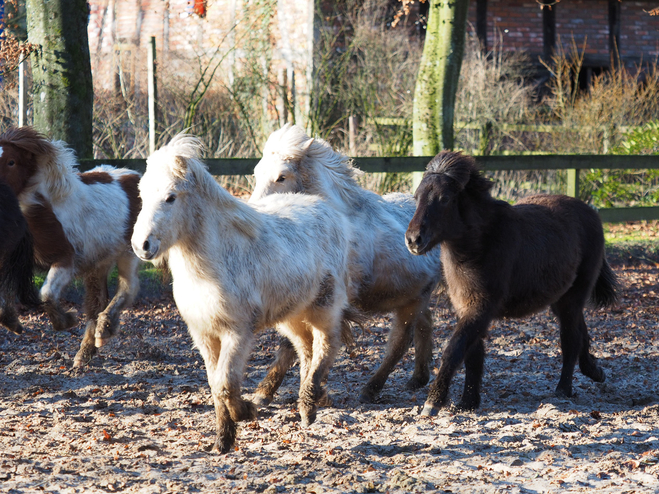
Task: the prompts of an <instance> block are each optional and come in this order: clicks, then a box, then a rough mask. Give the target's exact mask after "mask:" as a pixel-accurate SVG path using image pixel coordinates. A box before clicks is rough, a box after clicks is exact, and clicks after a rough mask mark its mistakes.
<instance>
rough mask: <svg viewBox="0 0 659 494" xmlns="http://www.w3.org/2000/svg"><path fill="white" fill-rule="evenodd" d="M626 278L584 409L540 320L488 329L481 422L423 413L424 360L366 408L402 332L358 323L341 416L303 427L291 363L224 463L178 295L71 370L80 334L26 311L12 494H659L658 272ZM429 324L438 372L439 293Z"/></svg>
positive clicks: (5, 441)
mask: <svg viewBox="0 0 659 494" xmlns="http://www.w3.org/2000/svg"><path fill="white" fill-rule="evenodd" d="M616 271H617V273H618V275H619V276H620V278H621V281H622V283H623V286H624V288H623V291H622V297H621V303H620V305H619V307H617V308H615V309H613V310H610V309H609V310H597V311H594V310H589V311H588V313H587V317H586V320H587V322H588V325H589V327H590V328H591V337H592V341H593V350H594V353H595V355H596V356H597V357H599V359H600V362H601V363H602V365H603V366H604V368H605V370H606V374H607V380H606V382H605V383H603V384H596V383H593V382H592V381H590V380H589V379H587V378H585V377H584V376H582V375H581V374H580V373H579V372H577V373H576V375H575V382H574V388H575V390H576V392H577V396H576V397H575V398H573V399H569V400H566V399H558V398H555V397H554V396H553V390H554V388H555V386H556V383H557V381H558V375H559V371H560V365H561V357H560V350H559V347H558V329H557V326H556V323H555V321H554V319H553V317H552V316H551V315H549V314H548V313H543V314H540V315H537V316H535V317H532V318H529V319H525V320H521V321H503V322H500V323H498V324H496V325H495V326H494V327H493V328H492V330H491V337H490V339H489V340H488V342H487V357H486V371H485V375H484V383H483V390H484V393H483V406H482V408H481V409H479V410H478V411H477V412H475V413H462V412H456V411H455V410H452V409H446V410H443V411H442V412H441V413H440V414H439V416H437V417H434V418H426V417H420V416H419V415H418V413H419V411H420V408H421V406H422V405H423V402H424V401H425V397H426V393H427V387H426V388H425V389H422V390H419V391H417V392H410V391H407V390H406V389H405V388H404V383H405V382H406V380H407V379H408V378H409V376H410V375H411V372H412V368H413V351H412V350H411V351H410V353H409V354H408V355H407V357H406V358H405V359H404V361H403V362H401V364H400V365H399V367H398V369H397V370H396V371H395V372H394V373H393V374H392V376H391V377H390V379H389V381H388V382H387V385H386V387H385V389H384V391H383V393H382V397H381V398H382V399H381V401H380V402H379V403H377V404H374V405H363V404H360V403H359V401H358V399H357V397H358V394H359V389H360V387H361V386H362V385H363V384H364V383H365V382H366V381H367V379H368V377H369V376H370V375H371V373H372V372H373V370H374V369H375V368H376V367H377V365H378V364H379V362H380V361H381V358H382V355H383V353H384V346H385V342H386V334H387V331H388V329H389V327H390V321H389V320H388V319H387V318H379V319H373V320H371V321H370V322H369V323H368V324H367V326H366V327H365V328H364V330H363V331H361V330H357V334H356V336H357V347H356V348H355V349H354V351H353V352H352V354H351V355H348V354H347V353H346V352H344V351H342V352H341V355H340V357H339V359H338V360H337V362H336V364H335V366H334V368H333V370H332V372H331V374H330V378H329V382H328V387H329V390H330V394H331V396H332V398H333V401H334V403H333V406H332V407H328V408H323V409H321V410H320V412H319V414H318V420H317V421H316V423H314V424H313V425H312V426H310V427H308V428H306V429H303V428H301V427H300V423H299V415H298V413H297V410H296V403H295V400H296V397H297V385H298V369H297V367H295V368H294V369H292V371H291V372H290V373H289V376H288V377H287V378H286V380H285V381H284V385H283V387H282V389H281V390H280V392H279V394H278V395H277V397H276V399H275V401H274V403H273V404H272V405H271V406H268V407H266V408H264V409H262V410H261V411H260V413H259V417H258V420H256V421H254V422H251V423H244V424H242V425H241V427H240V429H239V433H238V439H237V442H236V449H235V451H233V452H231V453H229V454H227V455H225V456H220V455H218V454H215V453H208V452H206V451H205V448H206V447H207V446H208V445H210V444H211V443H212V441H213V438H214V412H213V407H212V405H211V401H210V393H209V388H208V385H207V381H206V374H205V370H204V367H203V363H202V361H201V358H200V356H199V354H198V352H197V351H196V350H194V349H193V348H192V344H191V340H190V337H189V336H188V333H187V330H186V327H185V325H184V324H183V322H182V320H181V318H180V317H179V314H178V311H177V310H176V307H175V305H174V303H173V301H172V299H171V298H170V296H169V295H167V293H165V294H160V295H158V296H155V297H151V298H146V299H145V298H142V299H141V301H140V302H138V303H137V304H136V306H135V307H134V308H133V309H132V310H130V311H129V312H127V313H126V314H125V315H124V318H123V326H122V334H121V336H120V337H119V338H117V339H115V341H114V342H112V343H111V344H110V345H108V346H107V347H104V348H103V349H102V350H101V353H100V355H99V356H98V357H96V358H95V359H94V360H93V361H92V362H91V364H90V365H89V366H88V367H86V368H84V369H83V370H81V371H80V370H72V369H71V365H72V363H73V360H72V359H73V357H74V355H75V353H76V351H77V348H78V345H79V341H80V337H81V334H82V325H80V326H79V327H78V328H77V329H76V330H74V331H71V332H63V333H56V332H54V331H53V330H52V329H51V328H50V325H49V324H48V322H47V319H46V317H45V316H44V315H43V314H40V313H37V312H29V313H24V314H23V316H22V320H23V321H24V323H25V326H26V332H25V333H24V334H23V335H22V336H20V337H17V336H14V335H12V334H10V333H8V332H2V333H0V368H1V369H2V371H1V372H0V491H1V492H9V493H24V492H61V493H69V492H70V493H73V492H84V493H92V492H131V493H137V492H140V493H160V492H163V493H164V492H209V491H213V492H242V491H246V492H266V493H276V492H302V493H317V494H319V493H323V492H359V493H361V492H390V493H399V492H401V493H402V492H424V493H425V492H470V493H472V492H488V493H489V492H558V491H560V492H592V491H594V490H597V491H599V492H600V493H605V492H616V493H621V492H627V493H631V492H657V491H659V401H658V400H659V394H658V392H657V383H658V382H659V369H658V366H657V362H658V361H659V360H658V359H659V339H658V336H659V331H658V327H657V320H658V319H657V315H658V314H659V306H658V294H657V292H659V288H658V287H657V276H658V275H659V269H657V268H656V267H654V266H647V265H646V266H642V267H631V266H627V267H624V266H623V267H620V266H619V267H617V268H616ZM434 318H435V323H436V331H435V338H434V341H435V348H436V351H435V356H436V360H435V365H436V364H437V363H438V357H439V355H440V354H441V352H440V351H439V349H441V348H442V346H443V345H444V342H445V341H446V338H447V336H448V335H449V334H450V329H451V327H452V326H453V325H454V324H455V320H454V318H453V316H452V313H451V311H450V308H449V305H448V302H447V301H446V299H445V297H444V296H442V295H440V296H438V299H437V302H436V306H435V309H434ZM276 346H277V335H276V334H275V333H274V332H272V331H268V332H265V333H263V334H262V335H261V336H260V337H259V339H258V341H257V346H256V348H255V349H254V352H253V356H252V359H251V361H250V365H249V371H248V374H247V376H246V379H245V383H244V392H245V394H246V395H247V396H249V393H250V392H251V391H253V390H254V389H255V387H256V385H257V384H258V382H259V380H260V379H261V378H262V377H263V375H264V374H265V371H266V369H267V365H268V363H269V362H270V360H271V358H272V354H273V352H274V350H275V349H276ZM435 371H436V369H435ZM462 379H463V377H462V375H461V374H460V375H458V376H456V379H454V383H453V387H452V394H451V399H452V401H457V400H458V399H459V395H460V392H461V388H462Z"/></svg>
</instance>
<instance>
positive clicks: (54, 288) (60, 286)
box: [40, 264, 78, 331]
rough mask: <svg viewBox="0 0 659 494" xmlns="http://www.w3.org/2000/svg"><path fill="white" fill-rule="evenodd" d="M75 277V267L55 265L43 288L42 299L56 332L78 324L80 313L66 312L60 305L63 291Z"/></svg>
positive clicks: (51, 268) (49, 272)
mask: <svg viewBox="0 0 659 494" xmlns="http://www.w3.org/2000/svg"><path fill="white" fill-rule="evenodd" d="M73 275H74V270H73V266H67V265H62V264H53V265H52V266H51V267H50V270H49V271H48V275H47V276H46V281H45V282H44V284H43V286H42V287H41V293H40V297H41V300H42V301H43V305H44V309H45V310H46V313H47V314H48V318H49V319H50V322H51V324H52V325H53V329H54V330H55V331H62V330H65V329H70V328H72V327H74V326H75V325H76V324H78V313H77V312H76V311H75V310H68V311H67V310H64V308H63V307H62V306H61V305H60V304H59V299H60V296H61V294H62V291H63V290H64V289H65V288H66V287H67V285H68V284H69V283H70V282H71V280H72V279H73Z"/></svg>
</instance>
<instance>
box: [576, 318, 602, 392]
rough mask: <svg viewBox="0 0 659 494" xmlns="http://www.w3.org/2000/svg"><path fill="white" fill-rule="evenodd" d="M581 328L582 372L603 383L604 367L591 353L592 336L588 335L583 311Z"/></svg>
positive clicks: (580, 358) (580, 357)
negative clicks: (598, 363)
mask: <svg viewBox="0 0 659 494" xmlns="http://www.w3.org/2000/svg"><path fill="white" fill-rule="evenodd" d="M579 329H580V333H581V353H580V354H579V369H581V373H582V374H583V375H584V376H586V377H589V378H591V379H592V380H593V381H595V382H598V383H603V382H604V380H605V379H606V375H605V374H604V369H602V368H601V367H600V366H599V365H597V359H596V358H595V357H594V356H593V354H592V353H590V338H589V336H588V326H586V321H585V320H584V317H583V312H582V313H581V318H580V321H579Z"/></svg>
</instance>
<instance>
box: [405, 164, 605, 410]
mask: <svg viewBox="0 0 659 494" xmlns="http://www.w3.org/2000/svg"><path fill="white" fill-rule="evenodd" d="M491 186H492V183H491V182H490V181H489V180H487V179H486V178H484V177H483V176H482V175H481V174H480V172H479V170H478V169H477V167H476V165H475V163H474V160H473V158H471V157H469V156H465V155H462V154H460V153H455V152H446V151H445V152H442V153H440V154H438V155H437V156H435V158H433V159H432V161H430V163H429V164H428V167H427V170H426V172H425V174H424V176H423V180H422V181H421V184H420V185H419V187H418V189H417V191H416V193H415V198H416V201H417V209H416V212H415V214H414V217H413V218H412V221H411V222H410V224H409V227H408V229H407V232H406V234H405V240H406V242H407V247H408V249H409V250H410V252H412V253H413V254H417V255H420V254H424V253H426V252H428V251H429V250H430V249H432V248H433V247H434V246H435V245H437V244H441V259H442V264H443V266H444V274H445V277H446V278H445V279H446V283H447V285H448V292H449V296H450V298H451V302H452V304H453V307H454V309H455V310H456V312H457V315H458V324H457V326H456V328H455V331H454V332H453V334H452V336H451V339H450V341H449V343H448V345H447V346H446V348H445V350H444V353H443V355H442V362H441V367H440V369H439V375H438V376H437V379H435V381H434V382H433V383H432V385H431V388H430V392H429V394H428V399H427V400H426V404H425V406H424V408H423V412H422V413H423V414H424V415H435V414H436V413H437V411H438V409H439V408H440V407H442V406H444V405H446V401H447V398H448V391H449V385H450V383H451V379H452V378H453V375H454V374H455V372H456V370H457V368H458V367H459V366H460V365H461V364H462V362H463V361H464V363H465V387H464V392H463V395H462V400H461V402H460V404H459V407H460V408H463V409H467V410H473V409H475V408H478V406H479V405H480V385H481V378H482V374H483V362H484V357H485V346H484V343H483V338H485V336H486V334H487V329H488V326H489V325H490V322H491V321H492V320H493V319H500V318H504V317H523V316H527V315H530V314H533V313H535V312H538V311H540V310H542V309H543V308H545V307H547V306H550V307H551V309H552V311H553V312H554V314H555V315H556V316H557V317H558V320H559V322H560V328H561V333H560V334H561V350H562V352H563V369H562V372H561V378H560V380H559V382H558V386H557V388H556V394H557V395H559V396H572V375H573V373H574V366H575V364H576V363H577V361H578V362H579V368H580V369H581V372H582V373H583V374H584V375H586V376H588V377H590V378H591V379H592V380H594V381H596V382H603V381H604V371H603V370H602V368H601V367H599V366H598V365H597V362H596V359H595V358H594V357H593V356H592V355H591V353H590V350H589V347H590V342H589V338H588V328H587V327H586V322H585V321H584V316H583V308H584V306H585V304H586V303H587V302H588V300H589V299H590V300H592V302H594V303H595V304H596V305H597V306H602V307H603V306H608V305H611V304H613V303H614V302H615V301H616V285H617V283H616V278H615V274H614V273H613V271H612V270H611V268H610V266H609V264H608V263H607V262H606V259H605V257H604V234H603V231H602V223H601V221H600V218H599V216H598V214H597V212H596V211H595V210H593V209H592V208H590V207H589V206H588V205H586V204H585V203H583V202H581V201H579V200H577V199H574V198H571V197H567V196H560V195H536V196H532V197H528V198H526V199H523V200H522V201H520V202H519V203H518V204H517V205H516V206H511V205H509V204H507V203H505V202H503V201H498V200H496V199H493V198H492V196H490V188H491Z"/></svg>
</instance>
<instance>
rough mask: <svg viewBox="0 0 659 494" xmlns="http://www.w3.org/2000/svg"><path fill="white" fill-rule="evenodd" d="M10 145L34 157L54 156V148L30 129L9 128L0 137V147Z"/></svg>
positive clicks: (38, 133) (42, 136) (44, 138)
mask: <svg viewBox="0 0 659 494" xmlns="http://www.w3.org/2000/svg"><path fill="white" fill-rule="evenodd" d="M3 144H4V145H6V144H10V145H13V146H16V147H17V148H19V149H22V150H23V151H27V152H28V153H32V154H34V155H35V156H54V155H55V152H56V151H55V147H54V146H53V145H52V143H51V142H50V141H49V140H47V139H46V137H45V136H44V135H43V134H41V133H40V132H37V131H36V130H34V129H33V128H32V127H11V128H9V129H7V130H6V131H5V132H4V133H3V134H2V135H0V146H2V145H3Z"/></svg>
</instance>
